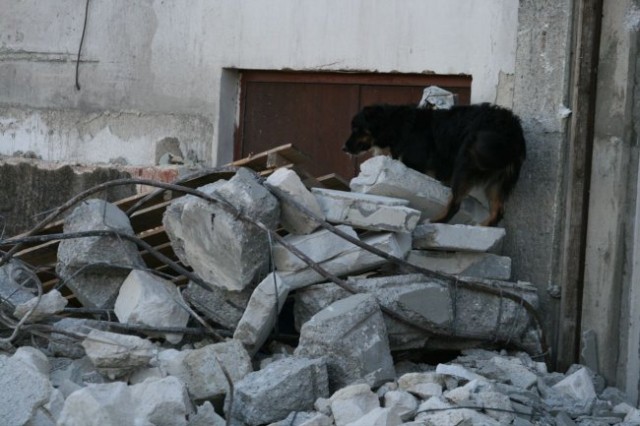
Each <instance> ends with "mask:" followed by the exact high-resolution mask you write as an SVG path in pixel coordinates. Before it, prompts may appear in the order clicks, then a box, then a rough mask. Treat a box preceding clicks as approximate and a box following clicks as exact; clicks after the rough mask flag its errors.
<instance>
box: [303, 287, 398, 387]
mask: <svg viewBox="0 0 640 426" xmlns="http://www.w3.org/2000/svg"><path fill="white" fill-rule="evenodd" d="M295 354H296V355H297V356H307V357H316V358H317V357H327V369H328V371H329V383H330V388H331V389H332V390H336V389H339V388H341V387H343V386H346V385H348V384H350V383H353V382H355V381H359V380H364V381H365V382H366V383H368V384H369V386H379V385H381V384H382V383H384V382H386V381H388V380H389V379H390V378H392V377H394V376H395V370H394V368H393V359H392V358H391V352H390V350H389V340H388V338H387V329H386V327H385V325H384V320H383V317H382V312H381V311H380V308H379V306H378V302H377V301H376V299H375V297H373V296H371V295H368V294H356V295H353V296H350V297H347V298H345V299H341V300H338V301H337V302H334V303H332V304H331V305H329V306H328V307H327V308H325V309H323V310H322V311H320V312H318V313H317V314H316V315H314V316H313V317H311V319H310V320H309V321H307V322H306V323H305V324H304V325H303V326H302V329H301V330H300V343H299V345H298V347H297V349H296V350H295Z"/></svg>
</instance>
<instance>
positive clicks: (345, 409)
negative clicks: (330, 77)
mask: <svg viewBox="0 0 640 426" xmlns="http://www.w3.org/2000/svg"><path fill="white" fill-rule="evenodd" d="M361 170H362V171H361V173H360V175H359V176H358V177H356V178H354V179H353V180H352V182H351V190H352V191H351V192H344V191H335V190H327V189H318V188H315V189H313V190H311V191H309V190H307V189H306V188H305V186H304V185H303V184H302V182H301V180H300V178H299V177H298V176H297V175H296V173H295V172H293V171H291V170H288V169H279V170H277V171H276V172H274V173H273V174H272V175H270V176H269V177H268V178H267V179H266V181H265V182H261V181H260V180H259V179H258V178H257V177H256V176H255V175H254V174H253V173H252V172H250V171H248V170H246V169H239V170H238V172H237V173H236V174H235V176H234V177H233V178H231V179H230V180H228V181H218V182H216V183H214V184H210V185H206V186H204V187H201V188H199V190H200V191H201V192H203V193H205V194H207V196H210V197H212V198H215V199H216V200H218V202H216V203H212V202H209V201H207V200H204V199H202V198H198V197H196V196H194V195H188V196H184V197H181V198H179V199H176V200H175V201H173V202H172V204H171V205H170V206H169V207H168V208H167V210H166V212H165V214H164V219H163V224H164V228H165V230H166V232H167V235H168V236H169V238H170V240H171V245H172V248H173V251H174V252H175V253H176V255H177V257H178V258H179V260H180V262H181V263H182V264H183V265H185V266H188V267H190V268H191V269H192V270H193V271H194V273H195V274H196V276H197V277H199V279H200V280H201V281H202V282H204V283H206V284H207V285H206V286H203V285H202V282H198V283H196V282H190V283H189V284H188V285H187V286H186V287H184V288H182V289H179V288H178V287H177V286H176V285H175V284H174V283H172V282H171V281H169V280H168V279H166V278H164V277H162V276H159V275H158V274H155V273H152V272H150V271H149V270H147V269H146V268H145V266H144V262H143V260H142V258H141V257H140V255H139V253H138V251H137V250H136V248H135V247H132V245H131V243H130V242H129V241H127V240H126V239H123V238H118V237H115V236H94V237H90V238H83V239H68V240H64V241H63V242H62V243H61V244H60V246H59V249H58V254H59V256H58V267H57V270H58V272H59V274H60V277H61V279H62V280H63V282H64V283H65V284H66V285H68V286H69V288H71V289H72V290H73V294H74V295H75V297H76V299H77V301H78V302H80V303H81V304H82V305H83V306H84V307H85V308H91V309H95V310H104V309H108V310H110V311H112V312H113V315H114V316H115V319H117V320H118V322H119V323H121V324H122V325H124V326H129V327H131V328H132V330H135V331H129V332H116V331H117V330H115V329H114V328H112V327H110V325H112V324H110V323H109V322H107V321H103V320H98V317H97V316H95V317H92V316H90V315H85V316H84V317H82V318H80V317H77V316H70V315H68V310H67V311H65V306H66V305H67V300H66V298H64V297H63V296H61V295H60V293H59V292H58V291H57V290H52V291H50V292H47V293H46V294H44V295H43V296H42V297H34V295H35V294H37V288H38V285H37V283H36V280H38V277H37V276H36V275H35V274H33V273H32V272H31V271H30V270H29V268H27V267H25V265H22V264H21V263H20V262H19V261H17V260H12V261H10V262H9V263H7V264H6V265H4V266H2V267H1V268H0V296H1V297H2V300H3V303H2V306H1V307H2V312H3V315H5V316H7V315H12V316H13V317H14V318H16V319H17V320H19V319H22V321H23V322H25V324H27V325H28V324H30V323H35V322H37V323H38V325H41V324H43V325H47V326H48V327H50V328H51V329H53V333H52V334H51V339H50V340H48V341H47V342H48V344H47V345H42V346H40V347H38V348H36V347H35V346H34V342H36V341H38V342H39V340H37V339H36V340H34V339H28V340H27V339H25V343H24V344H22V345H16V346H19V347H18V349H17V350H14V349H15V347H7V346H5V349H6V351H5V352H4V353H3V354H0V382H1V384H0V389H3V391H0V394H1V396H2V399H1V401H2V403H0V424H16V425H18V424H29V425H54V424H57V425H92V424H95V425H97V424H100V425H128V424H130V425H134V424H136V425H137V424H154V425H225V424H230V425H235V426H243V425H251V426H253V425H256V426H257V425H279V426H285V425H294V426H331V425H336V426H346V425H349V426H360V425H362V426H372V425H374V426H375V425H390V426H393V425H400V424H406V425H416V426H417V425H461V424H482V425H494V424H495V425H505V424H513V425H523V426H524V425H531V424H548V425H573V424H578V425H600V424H602V425H609V424H629V425H630V424H637V422H638V421H640V411H639V410H637V409H636V408H635V407H634V406H632V405H631V404H630V403H629V401H628V400H627V399H626V397H625V395H624V394H622V393H621V392H620V391H618V390H616V389H614V388H605V385H604V381H603V379H602V378H600V377H599V376H597V375H596V374H594V373H592V372H591V371H589V370H588V369H587V368H586V367H582V366H579V365H575V366H573V367H572V368H571V369H570V370H569V371H567V372H566V374H561V373H550V372H548V371H547V367H546V365H545V363H544V362H541V360H540V359H538V356H539V355H540V354H541V353H542V352H544V349H545V348H544V346H543V345H542V343H541V340H540V334H539V333H540V331H539V330H538V328H537V325H536V324H535V322H534V321H532V316H531V315H530V312H528V311H527V309H525V306H524V304H525V301H526V303H527V304H528V305H530V306H533V307H535V306H536V305H537V296H536V291H535V288H534V287H533V286H532V285H531V284H529V283H525V282H517V281H513V280H512V277H511V261H510V259H509V258H508V257H504V256H501V255H500V251H501V242H502V239H503V238H504V235H505V232H504V230H503V229H500V228H485V227H478V226H475V225H474V224H475V223H478V222H479V221H480V220H482V219H483V218H484V217H485V215H486V214H487V213H486V209H484V207H483V204H482V203H481V202H479V201H477V200H475V199H472V198H469V199H468V200H466V201H465V204H464V205H463V207H462V209H461V211H460V213H458V215H456V217H455V218H454V221H453V222H454V223H453V224H447V225H442V224H430V223H428V221H427V220H425V219H426V218H428V217H430V216H432V215H434V214H436V213H438V212H439V210H440V209H442V208H443V206H444V205H445V204H446V202H447V199H448V196H449V193H448V189H447V188H446V187H444V186H442V185H441V184H439V183H438V182H437V181H434V180H432V179H430V178H428V177H427V176H424V175H422V174H420V173H417V172H413V171H411V170H408V169H406V167H404V166H403V165H402V164H401V163H400V162H397V161H394V160H392V159H390V158H388V157H374V158H372V159H370V160H368V161H366V162H365V163H363V164H362V168H361ZM299 205H302V206H303V208H304V210H305V211H301V210H300V208H299ZM314 216H315V217H316V218H321V219H324V220H326V221H327V222H329V223H331V224H333V225H334V226H335V227H336V228H337V230H338V232H339V233H341V234H344V235H346V236H348V237H350V238H349V239H350V240H351V241H350V240H349V239H345V238H343V237H342V236H340V235H337V234H336V233H334V232H332V231H331V229H327V227H326V226H324V227H323V226H321V223H320V222H319V221H318V220H316V219H314ZM127 220H128V218H127V217H126V215H124V214H123V213H122V212H121V211H120V210H119V209H117V208H115V207H114V206H113V205H111V204H109V203H106V202H104V201H100V200H89V201H85V202H82V203H80V205H79V206H78V207H77V208H76V210H75V211H74V212H73V213H71V214H70V215H69V216H68V217H67V219H66V220H65V224H64V231H65V232H77V231H86V230H101V229H112V230H113V229H115V230H118V232H121V233H131V232H132V231H131V226H130V225H129V224H128V223H127ZM278 227H280V235H284V234H286V236H285V237H284V238H283V240H282V241H281V242H278V241H276V238H274V237H275V236H274V235H270V234H268V233H267V232H265V231H264V228H268V229H272V230H275V229H278ZM353 241H361V242H364V243H366V244H368V245H369V246H371V247H373V248H375V249H377V250H380V251H382V252H384V253H387V254H389V255H392V256H395V257H397V258H400V259H405V260H407V261H408V262H409V263H411V264H413V265H417V266H419V267H421V268H424V269H426V270H428V271H435V272H436V273H434V274H425V273H418V272H419V271H416V270H410V269H407V267H406V266H405V267H404V269H403V267H402V265H400V266H399V265H398V264H397V263H396V264H393V263H392V262H390V261H389V260H388V259H385V258H383V257H381V256H379V255H377V254H375V253H373V252H371V251H370V250H368V249H366V248H363V247H361V246H359V245H356V244H355V243H354V242H353ZM291 248H293V250H294V251H299V252H301V253H303V254H304V255H305V256H306V257H307V258H308V259H310V260H311V261H312V265H309V264H308V263H307V262H305V261H303V260H301V259H300V257H298V256H296V255H295V254H294V253H292V250H291ZM316 265H317V266H316ZM114 266H115V267H114ZM318 267H319V268H322V270H324V271H326V272H328V273H330V274H332V275H333V276H337V277H340V278H341V279H342V280H335V282H334V280H328V279H327V277H326V275H323V274H322V273H320V270H319V269H318ZM101 277H104V280H101ZM450 277H454V278H453V279H448V278H450ZM468 281H473V282H476V283H480V284H482V285H484V286H485V287H490V288H493V289H498V290H499V291H497V292H495V291H494V292H493V293H487V292H482V291H478V290H476V289H474V288H472V287H470V286H467V285H465V283H466V282H468ZM204 287H207V288H204ZM348 289H351V290H354V292H353V293H352V292H350V291H348ZM503 293H504V294H506V293H509V294H511V295H515V296H517V297H515V296H514V297H512V298H507V297H502V295H503ZM9 307H10V308H11V309H7V308H9ZM61 313H67V315H66V317H65V318H62V316H61V315H60V314H61ZM203 318H204V319H203ZM17 320H16V321H17ZM205 320H206V322H207V323H208V325H209V326H211V325H213V330H212V331H214V333H208V334H207V335H206V336H205V337H202V334H199V335H198V334H190V333H188V331H189V330H193V329H194V328H195V327H196V326H200V325H201V324H202V323H203V322H205ZM112 321H113V319H112ZM189 327H190V328H189ZM280 329H287V331H288V332H289V333H290V334H293V336H294V337H295V338H294V339H288V340H285V339H280V338H279V334H278V333H275V332H274V330H280ZM429 330H432V331H433V332H429ZM221 336H226V337H222V338H221ZM3 337H4V335H3ZM492 342H493V343H495V342H509V343H510V344H511V345H510V347H511V348H514V347H515V348H519V349H520V350H519V351H515V352H511V353H507V352H506V351H504V350H503V352H495V351H489V350H486V349H479V347H480V346H481V345H482V344H483V343H487V344H490V343H492ZM36 346H37V345H36ZM486 347H489V346H486ZM438 350H446V351H448V353H451V352H455V353H457V354H459V355H458V356H457V357H456V358H455V359H453V360H452V361H450V362H445V363H440V364H438V363H434V364H436V365H429V364H423V363H417V362H410V361H407V360H400V358H402V356H396V355H399V354H415V353H422V354H424V353H425V352H429V351H430V352H433V353H436V352H437V351H438ZM525 351H526V352H525ZM527 353H529V354H531V355H532V356H533V358H535V360H534V359H532V356H530V355H528V354H527Z"/></svg>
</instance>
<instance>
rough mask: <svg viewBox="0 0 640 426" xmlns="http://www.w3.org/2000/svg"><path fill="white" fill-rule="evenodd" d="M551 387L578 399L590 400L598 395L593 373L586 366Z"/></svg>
mask: <svg viewBox="0 0 640 426" xmlns="http://www.w3.org/2000/svg"><path fill="white" fill-rule="evenodd" d="M551 388H552V389H554V390H555V391H557V392H560V393H561V394H563V395H565V396H568V397H571V398H573V399H576V400H578V401H586V402H588V401H591V400H593V399H595V398H596V397H597V395H596V391H595V388H594V386H593V382H592V381H591V375H590V374H589V371H588V370H587V369H586V368H581V369H579V370H578V371H576V372H575V373H573V374H571V375H569V376H567V377H566V378H564V379H563V380H561V381H560V382H558V383H556V384H555V385H553V386H552V387H551Z"/></svg>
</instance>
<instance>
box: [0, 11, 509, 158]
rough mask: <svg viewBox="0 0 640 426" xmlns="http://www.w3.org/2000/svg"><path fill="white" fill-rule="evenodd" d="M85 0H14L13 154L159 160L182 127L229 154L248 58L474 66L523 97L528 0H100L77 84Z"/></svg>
mask: <svg viewBox="0 0 640 426" xmlns="http://www.w3.org/2000/svg"><path fill="white" fill-rule="evenodd" d="M84 7H85V0H59V1H56V2H41V1H37V0H24V1H21V2H15V1H13V0H0V8H2V10H4V11H7V13H3V14H0V154H12V153H13V152H15V151H18V150H20V151H34V152H36V153H37V154H38V155H41V156H42V157H43V158H44V159H48V160H56V161H57V160H68V161H75V162H98V161H103V162H106V161H109V160H112V159H116V158H119V157H121V158H124V159H126V160H127V161H128V162H129V163H130V164H151V163H153V160H154V155H153V154H154V144H155V143H156V142H157V141H158V140H159V139H161V138H163V137H177V138H178V139H179V140H180V142H181V146H182V150H183V152H184V153H185V155H187V154H188V155H189V156H190V157H191V158H192V159H195V160H198V161H200V162H205V163H209V164H221V163H224V162H226V161H229V160H230V159H231V154H232V143H233V129H234V122H235V120H236V116H237V74H236V73H234V71H233V70H237V69H276V70H278V69H294V70H325V71H326V70H329V71H331V70H335V71H354V70H358V71H375V72H416V73H423V72H434V73H439V74H458V73H463V74H470V75H472V76H473V86H472V100H473V101H474V102H479V101H495V100H496V98H497V97H498V96H499V95H500V99H501V101H503V102H505V103H509V101H510V99H509V96H508V94H509V93H510V90H509V89H510V87H511V86H510V83H511V81H512V79H510V78H509V76H512V75H513V72H514V58H515V56H514V55H515V41H516V25H517V9H518V2H517V1H515V0H491V1H483V2H482V4H480V3H478V2H468V1H464V0H437V1H429V2H424V1H421V0H407V1H403V2H389V1H386V0H375V1H371V0H355V1H350V2H344V1H341V0H329V1H322V2H318V1H312V0H305V1H298V0H277V1H270V2H263V1H257V0H255V1H250V0H247V1H233V2H230V1H225V0H214V1H210V0H193V1H189V2H187V3H185V2H181V1H176V0H165V1H153V0H144V1H137V2H130V1H126V0H93V1H91V2H90V8H89V14H88V20H87V30H86V36H85V41H84V46H83V54H82V63H81V65H80V85H81V90H80V91H77V90H76V89H75V87H74V84H75V81H74V75H75V57H76V53H77V50H78V45H79V42H80V36H81V33H82V25H83V18H84ZM462 10H464V13H461V11H462ZM505 93H507V97H506V98H505V97H504V94H505Z"/></svg>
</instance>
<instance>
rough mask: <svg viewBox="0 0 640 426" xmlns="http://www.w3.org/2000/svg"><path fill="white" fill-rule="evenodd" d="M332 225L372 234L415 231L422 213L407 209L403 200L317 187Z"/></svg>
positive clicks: (324, 210) (325, 213) (319, 201)
mask: <svg viewBox="0 0 640 426" xmlns="http://www.w3.org/2000/svg"><path fill="white" fill-rule="evenodd" d="M311 191H312V192H313V195H315V196H316V199H317V200H318V204H320V207H321V208H322V211H323V213H324V216H325V218H326V220H327V221H328V222H332V223H343V224H346V225H351V226H353V227H355V228H362V229H369V230H372V231H391V232H411V231H413V229H414V228H415V227H416V225H417V224H418V220H419V219H420V212H419V211H417V210H415V209H412V208H409V207H406V206H407V204H409V202H408V201H406V200H402V199H399V198H391V197H381V196H377V195H368V194H357V193H353V192H346V191H336V190H333V189H321V188H313V189H312V190H311Z"/></svg>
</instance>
